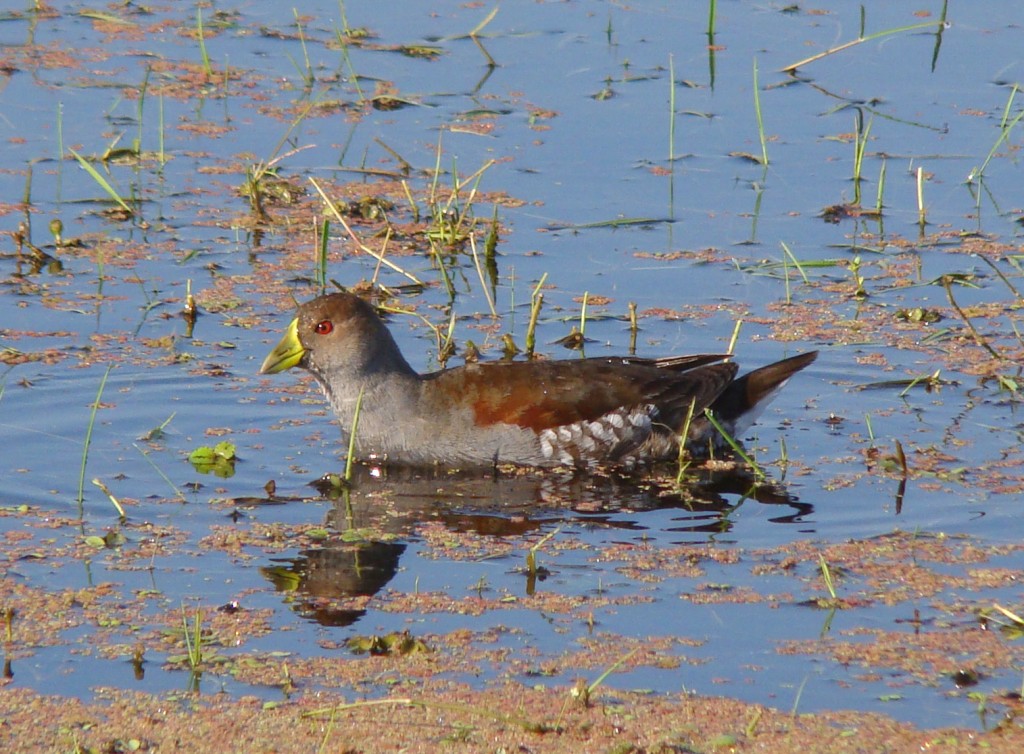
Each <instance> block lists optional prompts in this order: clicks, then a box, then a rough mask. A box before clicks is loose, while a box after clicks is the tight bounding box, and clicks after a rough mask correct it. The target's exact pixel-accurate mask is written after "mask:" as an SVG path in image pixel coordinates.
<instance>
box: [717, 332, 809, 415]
mask: <svg viewBox="0 0 1024 754" xmlns="http://www.w3.org/2000/svg"><path fill="white" fill-rule="evenodd" d="M816 358H818V352H817V351H810V352H809V353H802V354H800V355H799V356H792V357H790V358H788V359H783V360H782V361H776V362H775V363H774V364H769V365H768V366H763V367H761V368H760V369H755V370H754V371H753V372H748V373H747V374H745V375H743V376H742V377H740V378H739V379H737V380H734V381H733V382H732V383H731V384H730V385H729V387H727V388H726V389H725V392H723V393H722V394H721V395H720V396H718V398H716V399H715V402H714V403H713V404H711V408H712V410H713V411H714V412H715V414H716V415H717V416H718V417H719V420H720V421H721V422H722V423H723V424H724V425H725V426H727V427H729V428H730V432H737V433H738V432H742V431H744V430H745V429H746V428H747V427H749V426H750V425H751V424H753V423H754V422H755V421H756V420H757V417H758V416H759V415H760V413H761V412H762V411H763V410H764V408H765V406H767V405H768V403H769V402H770V401H771V398H772V396H773V395H774V394H775V392H776V391H777V390H779V388H781V387H782V386H783V385H784V384H785V383H786V380H788V379H789V378H790V377H792V376H793V375H794V374H796V373H797V372H799V371H800V370H801V369H803V368H804V367H806V366H807V365H809V364H810V363H811V362H813V361H814V360H815V359H816Z"/></svg>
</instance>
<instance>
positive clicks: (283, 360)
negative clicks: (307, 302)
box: [260, 317, 306, 374]
mask: <svg viewBox="0 0 1024 754" xmlns="http://www.w3.org/2000/svg"><path fill="white" fill-rule="evenodd" d="M305 355H306V349H305V348H303V347H302V343H301V342H300V341H299V320H298V318H297V317H296V318H295V319H293V320H292V321H291V324H289V325H288V329H286V330H285V331H284V337H282V338H281V340H280V342H278V344H277V345H276V346H274V350H273V351H271V352H270V353H268V354H267V358H265V359H264V360H263V366H261V367H260V374H277V373H278V372H283V371H284V370H286V369H291V368H292V367H293V366H295V365H297V364H298V363H299V362H300V361H302V357H303V356H305Z"/></svg>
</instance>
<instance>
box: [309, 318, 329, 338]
mask: <svg viewBox="0 0 1024 754" xmlns="http://www.w3.org/2000/svg"><path fill="white" fill-rule="evenodd" d="M313 329H314V330H316V334H317V335H330V334H331V332H332V331H333V330H334V323H333V322H331V320H329V319H325V320H323V321H322V322H317V323H316V327H315V328H313Z"/></svg>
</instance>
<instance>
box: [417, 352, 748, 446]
mask: <svg viewBox="0 0 1024 754" xmlns="http://www.w3.org/2000/svg"><path fill="white" fill-rule="evenodd" d="M708 358H710V357H708ZM714 358H716V359H717V358H720V357H714ZM671 361H672V360H670V362H671ZM684 369H685V371H683V372H677V371H675V370H674V369H673V367H672V366H669V367H668V368H659V366H658V362H657V361H644V360H638V359H637V360H634V359H621V358H618V359H615V358H613V359H581V360H579V361H527V362H489V363H483V364H471V365H467V366H465V367H459V368H456V369H451V370H448V371H444V372H437V373H435V374H432V375H429V376H428V377H427V379H431V380H435V381H436V384H437V389H436V393H435V395H437V396H438V397H442V396H446V399H448V400H453V401H454V400H458V401H460V402H462V401H465V402H467V403H469V405H471V406H472V407H473V412H474V415H475V420H476V422H477V424H479V425H481V426H487V425H492V424H514V425H517V426H520V427H523V428H525V429H531V430H534V431H536V432H540V431H541V430H544V429H552V428H555V427H562V426H566V425H569V424H574V423H576V422H579V421H595V420H597V419H599V418H601V417H602V416H604V415H606V414H608V413H610V412H612V411H616V410H618V409H621V408H623V407H626V408H631V407H639V406H645V405H654V406H655V407H656V408H657V417H658V421H660V422H663V423H665V424H668V425H669V426H675V425H677V424H679V423H680V422H681V420H682V417H683V416H685V414H686V412H687V411H688V410H689V407H690V402H691V401H695V410H696V411H701V410H703V409H704V408H705V407H706V406H708V405H710V404H711V402H712V401H714V400H715V398H716V397H718V396H719V395H720V394H721V393H722V391H723V390H725V388H726V387H727V386H728V384H729V383H730V382H731V381H732V380H733V378H734V377H735V375H736V365H735V364H732V363H725V364H712V365H707V366H699V367H694V366H692V365H690V366H685V367H684Z"/></svg>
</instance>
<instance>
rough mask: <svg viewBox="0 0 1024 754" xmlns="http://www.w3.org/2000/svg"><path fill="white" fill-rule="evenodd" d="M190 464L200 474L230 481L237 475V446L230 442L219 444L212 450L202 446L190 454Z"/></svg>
mask: <svg viewBox="0 0 1024 754" xmlns="http://www.w3.org/2000/svg"><path fill="white" fill-rule="evenodd" d="M188 462H189V463H191V464H192V467H193V468H194V469H195V470H196V471H198V472H199V473H200V474H211V473H212V474H214V475H215V476H219V477H221V478H222V479H228V478H229V477H232V476H234V475H235V446H234V444H233V443H230V442H219V443H217V444H216V445H215V446H214V447H212V448H211V447H209V446H207V445H200V446H199V447H198V448H196V449H195V450H193V451H192V452H191V453H189V456H188Z"/></svg>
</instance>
